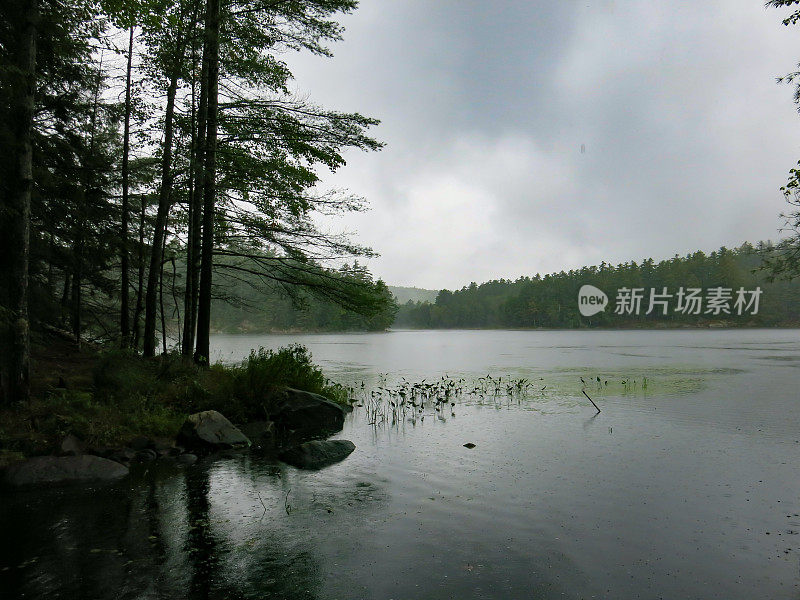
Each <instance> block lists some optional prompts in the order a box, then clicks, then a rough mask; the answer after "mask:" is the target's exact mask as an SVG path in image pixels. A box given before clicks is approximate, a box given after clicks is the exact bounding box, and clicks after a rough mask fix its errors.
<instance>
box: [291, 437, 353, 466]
mask: <svg viewBox="0 0 800 600" xmlns="http://www.w3.org/2000/svg"><path fill="white" fill-rule="evenodd" d="M355 449H356V445H355V444H354V443H353V442H351V441H350V440H314V441H310V442H305V443H303V444H300V445H299V446H295V447H294V448H289V449H288V450H284V451H283V452H281V453H280V454H279V455H278V458H280V459H281V460H282V461H283V462H285V463H287V464H290V465H292V466H293V467H297V468H298V469H308V470H319V469H322V468H324V467H327V466H330V465H332V464H335V463H337V462H340V461H342V460H344V459H345V458H347V457H348V456H350V454H351V453H352V452H353V450H355Z"/></svg>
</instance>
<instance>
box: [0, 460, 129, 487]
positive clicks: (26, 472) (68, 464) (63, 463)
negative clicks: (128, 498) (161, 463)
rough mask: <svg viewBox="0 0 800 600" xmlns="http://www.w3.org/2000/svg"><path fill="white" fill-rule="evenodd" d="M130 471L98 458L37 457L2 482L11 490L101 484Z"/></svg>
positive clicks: (18, 465)
mask: <svg viewBox="0 0 800 600" xmlns="http://www.w3.org/2000/svg"><path fill="white" fill-rule="evenodd" d="M127 474H128V468H127V467H125V466H123V465H121V464H119V463H118V462H114V461H113V460H109V459H107V458H101V457H99V456H93V455H91V454H84V455H82V456H35V457H33V458H29V459H28V460H24V461H21V462H17V463H13V464H11V465H9V466H8V468H6V470H5V473H4V474H3V482H4V483H5V484H6V485H9V486H12V487H20V486H26V485H35V484H42V483H49V484H53V483H68V482H75V481H101V480H112V479H119V478H121V477H125V475H127Z"/></svg>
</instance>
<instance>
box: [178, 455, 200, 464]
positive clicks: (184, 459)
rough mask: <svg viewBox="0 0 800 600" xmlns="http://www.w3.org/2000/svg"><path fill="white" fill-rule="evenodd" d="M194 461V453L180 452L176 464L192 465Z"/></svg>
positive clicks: (195, 460)
mask: <svg viewBox="0 0 800 600" xmlns="http://www.w3.org/2000/svg"><path fill="white" fill-rule="evenodd" d="M196 462H197V456H195V455H194V454H190V453H188V452H187V453H186V454H181V455H180V456H179V457H178V464H179V465H187V466H188V465H193V464H194V463H196Z"/></svg>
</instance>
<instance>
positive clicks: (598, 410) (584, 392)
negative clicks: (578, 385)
mask: <svg viewBox="0 0 800 600" xmlns="http://www.w3.org/2000/svg"><path fill="white" fill-rule="evenodd" d="M581 391H582V392H583V395H584V396H586V397H587V398H589V394H587V393H586V390H581ZM589 402H591V403H592V406H594V407H595V408H596V409H597V412H600V408H599V407H598V406H597V404H595V403H594V400H592V399H591V398H589Z"/></svg>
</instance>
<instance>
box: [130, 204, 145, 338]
mask: <svg viewBox="0 0 800 600" xmlns="http://www.w3.org/2000/svg"><path fill="white" fill-rule="evenodd" d="M141 200H142V203H141V206H140V207H139V256H138V259H139V265H138V267H139V272H138V279H137V288H136V308H135V309H134V311H133V347H134V348H136V349H137V350H138V349H139V341H140V340H141V333H142V328H141V324H142V323H141V322H142V310H143V309H144V305H143V304H142V302H143V300H144V263H145V250H144V225H145V216H146V209H147V203H146V199H145V196H144V194H142V196H141Z"/></svg>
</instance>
